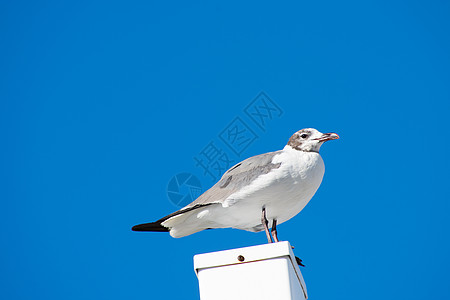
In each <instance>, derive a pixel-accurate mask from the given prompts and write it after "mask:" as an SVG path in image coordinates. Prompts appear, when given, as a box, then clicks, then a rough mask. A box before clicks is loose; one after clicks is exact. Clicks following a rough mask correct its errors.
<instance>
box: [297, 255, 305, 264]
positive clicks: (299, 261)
mask: <svg viewBox="0 0 450 300" xmlns="http://www.w3.org/2000/svg"><path fill="white" fill-rule="evenodd" d="M295 261H296V262H297V264H298V265H299V266H300V267H304V266H305V265H304V264H303V263H302V260H301V259H300V258H298V257H297V256H296V257H295Z"/></svg>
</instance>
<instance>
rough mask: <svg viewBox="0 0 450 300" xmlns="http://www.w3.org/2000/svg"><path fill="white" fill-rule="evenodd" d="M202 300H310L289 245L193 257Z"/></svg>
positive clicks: (264, 246)
mask: <svg viewBox="0 0 450 300" xmlns="http://www.w3.org/2000/svg"><path fill="white" fill-rule="evenodd" d="M194 268H195V272H196V273H197V277H198V281H199V286H200V299H201V300H220V299H227V300H230V299H233V300H238V299H243V300H244V299H245V300H251V299H258V300H264V299H270V300H274V299H276V300H305V299H308V294H307V292H306V286H305V282H304V281H303V276H302V274H301V273H300V269H299V267H298V265H297V262H296V260H295V256H294V253H293V252H292V248H291V245H290V244H289V242H279V243H272V244H265V245H259V246H253V247H246V248H239V249H231V250H225V251H219V252H211V253H205V254H198V255H195V256H194Z"/></svg>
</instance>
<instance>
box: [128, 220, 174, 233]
mask: <svg viewBox="0 0 450 300" xmlns="http://www.w3.org/2000/svg"><path fill="white" fill-rule="evenodd" d="M131 230H133V231H155V232H168V231H169V228H166V227H164V226H162V225H161V222H160V221H156V222H152V223H145V224H139V225H135V226H133V227H132V228H131Z"/></svg>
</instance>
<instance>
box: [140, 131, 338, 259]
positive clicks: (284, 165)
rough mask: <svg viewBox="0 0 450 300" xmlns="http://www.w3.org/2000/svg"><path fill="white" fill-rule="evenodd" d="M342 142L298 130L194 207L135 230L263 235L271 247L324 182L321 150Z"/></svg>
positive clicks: (237, 169) (234, 171) (227, 176)
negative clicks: (237, 231)
mask: <svg viewBox="0 0 450 300" xmlns="http://www.w3.org/2000/svg"><path fill="white" fill-rule="evenodd" d="M338 138H339V136H338V135H337V134H336V133H321V132H319V131H318V130H316V129H314V128H306V129H302V130H299V131H297V132H296V133H294V134H293V135H292V136H291V138H290V139H289V141H288V143H287V145H286V146H285V147H284V148H283V150H279V151H275V152H269V153H265V154H260V155H256V156H253V157H250V158H248V159H246V160H244V161H242V162H240V163H238V164H236V165H234V166H233V167H231V168H230V169H229V170H228V171H226V172H225V173H224V174H223V176H222V178H221V179H220V180H219V181H218V182H217V183H216V184H215V185H214V186H213V187H211V188H210V189H209V190H207V191H206V192H204V193H203V194H202V195H200V196H199V197H198V198H197V199H196V200H195V201H194V202H192V203H190V204H188V205H187V206H185V207H183V208H181V209H180V210H178V211H176V212H174V213H171V214H170V215H167V216H165V217H163V218H161V219H159V220H158V221H155V222H152V223H145V224H140V225H136V226H133V228H132V230H134V231H156V232H169V233H170V235H171V236H172V237H174V238H180V237H184V236H187V235H190V234H193V233H196V232H199V231H202V230H205V229H213V228H229V227H231V228H236V229H242V230H247V231H251V232H260V231H263V230H264V231H265V233H266V236H267V240H268V243H272V242H278V241H279V240H278V235H277V229H276V227H277V224H281V223H283V222H286V221H287V220H289V219H291V218H292V217H294V216H295V215H297V214H298V213H299V212H300V211H301V210H302V209H303V208H304V207H305V206H306V204H308V202H309V201H310V200H311V198H312V197H313V196H314V194H315V193H316V191H317V189H318V188H319V186H320V184H321V182H322V178H323V175H324V173H325V165H324V163H323V160H322V157H321V156H320V154H319V150H320V147H321V146H322V144H323V143H324V142H326V141H329V140H335V139H338ZM269 227H270V228H271V230H270V231H269ZM272 238H273V241H272ZM300 263H301V261H300Z"/></svg>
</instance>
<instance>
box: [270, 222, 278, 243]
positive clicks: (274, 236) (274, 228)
mask: <svg viewBox="0 0 450 300" xmlns="http://www.w3.org/2000/svg"><path fill="white" fill-rule="evenodd" d="M270 233H272V237H273V241H274V242H275V243H278V242H279V241H278V236H277V219H273V220H272V230H271V231H270Z"/></svg>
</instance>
